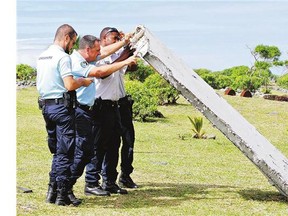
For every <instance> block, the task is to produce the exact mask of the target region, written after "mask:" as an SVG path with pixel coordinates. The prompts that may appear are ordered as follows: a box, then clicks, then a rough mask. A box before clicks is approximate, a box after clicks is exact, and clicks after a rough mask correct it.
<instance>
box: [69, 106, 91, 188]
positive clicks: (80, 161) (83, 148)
mask: <svg viewBox="0 0 288 216" xmlns="http://www.w3.org/2000/svg"><path fill="white" fill-rule="evenodd" d="M92 127H93V124H92V119H91V116H90V114H89V113H87V112H86V111H84V110H82V109H80V108H77V109H76V147H75V155H74V162H73V165H72V166H71V184H72V185H74V184H75V183H76V181H77V179H78V178H79V177H80V176H81V175H82V174H83V171H84V168H85V166H86V165H87V164H88V163H89V162H90V160H91V159H92V157H93V155H94V145H93V137H92Z"/></svg>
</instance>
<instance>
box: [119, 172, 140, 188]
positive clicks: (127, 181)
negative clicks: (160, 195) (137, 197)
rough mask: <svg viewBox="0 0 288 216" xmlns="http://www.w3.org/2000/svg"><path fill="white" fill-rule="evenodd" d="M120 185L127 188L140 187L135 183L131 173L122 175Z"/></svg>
mask: <svg viewBox="0 0 288 216" xmlns="http://www.w3.org/2000/svg"><path fill="white" fill-rule="evenodd" d="M119 185H120V186H121V187H126V188H138V185H137V184H135V183H134V181H133V180H132V178H131V177H130V175H125V174H121V175H120V178H119Z"/></svg>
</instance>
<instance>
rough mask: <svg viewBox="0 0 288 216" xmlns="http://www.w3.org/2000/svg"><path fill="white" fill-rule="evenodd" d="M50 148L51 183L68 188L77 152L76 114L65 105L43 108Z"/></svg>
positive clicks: (52, 105)
mask: <svg viewBox="0 0 288 216" xmlns="http://www.w3.org/2000/svg"><path fill="white" fill-rule="evenodd" d="M42 113H43V117H44V120H45V122H46V130H47V134H48V139H47V140H48V147H49V150H50V152H51V153H52V154H53V159H52V166H51V171H50V173H49V176H50V182H55V181H56V182H57V185H58V187H60V188H61V187H67V186H68V183H69V178H70V176H71V172H70V166H71V165H72V163H73V157H74V150H75V113H74V110H69V109H67V108H66V107H65V106H64V104H63V103H62V104H51V105H45V106H43V108H42Z"/></svg>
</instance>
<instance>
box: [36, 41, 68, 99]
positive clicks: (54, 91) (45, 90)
mask: <svg viewBox="0 0 288 216" xmlns="http://www.w3.org/2000/svg"><path fill="white" fill-rule="evenodd" d="M67 76H72V73H71V59H70V56H69V55H68V54H67V53H65V51H64V49H63V48H62V47H60V46H58V45H54V44H53V45H51V46H50V47H49V48H48V49H47V50H45V51H44V52H43V53H42V54H41V55H40V56H39V58H38V60H37V80H36V85H37V90H38V92H39V94H40V96H41V97H42V98H43V99H54V98H62V97H63V93H64V92H67V89H66V88H65V86H64V82H63V78H65V77H67Z"/></svg>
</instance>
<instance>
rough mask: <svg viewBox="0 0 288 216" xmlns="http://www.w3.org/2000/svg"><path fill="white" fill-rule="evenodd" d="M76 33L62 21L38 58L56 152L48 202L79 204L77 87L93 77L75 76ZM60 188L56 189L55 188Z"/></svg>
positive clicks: (46, 117) (44, 108)
mask: <svg viewBox="0 0 288 216" xmlns="http://www.w3.org/2000/svg"><path fill="white" fill-rule="evenodd" d="M76 38H77V33H76V31H75V30H74V29H73V27H72V26H70V25H68V24H63V25H61V26H60V27H59V28H58V29H57V31H56V34H55V38H54V43H53V44H52V45H51V46H50V47H49V48H48V49H47V50H46V51H44V52H43V53H42V54H41V55H40V57H39V58H38V61H37V90H38V92H39V94H40V97H39V100H38V103H39V106H40V108H41V109H42V114H43V117H44V120H45V123H46V130H47V134H48V147H49V150H50V152H51V153H52V154H53V159H52V166H51V171H50V172H49V176H50V181H49V187H48V192H47V197H46V202H49V203H55V204H56V205H69V204H71V203H72V204H73V205H75V206H76V205H79V204H80V203H81V201H80V200H78V199H77V198H76V197H75V196H74V194H73V192H72V190H71V185H70V182H69V178H70V175H71V173H70V166H71V165H72V163H73V159H74V149H75V113H74V108H75V101H76V94H75V89H77V88H79V87H81V86H89V85H90V84H91V83H92V80H91V78H78V79H74V78H73V75H72V73H71V71H72V70H71V59H70V56H69V54H68V53H69V50H70V49H71V48H72V47H73V45H74V44H75V41H76ZM56 188H57V192H56Z"/></svg>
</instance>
